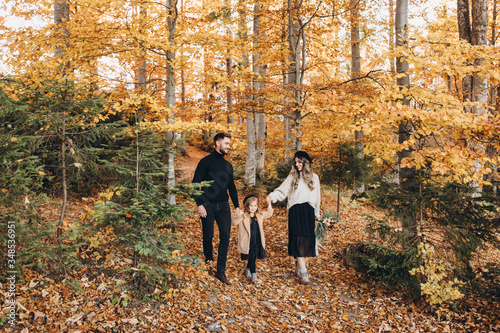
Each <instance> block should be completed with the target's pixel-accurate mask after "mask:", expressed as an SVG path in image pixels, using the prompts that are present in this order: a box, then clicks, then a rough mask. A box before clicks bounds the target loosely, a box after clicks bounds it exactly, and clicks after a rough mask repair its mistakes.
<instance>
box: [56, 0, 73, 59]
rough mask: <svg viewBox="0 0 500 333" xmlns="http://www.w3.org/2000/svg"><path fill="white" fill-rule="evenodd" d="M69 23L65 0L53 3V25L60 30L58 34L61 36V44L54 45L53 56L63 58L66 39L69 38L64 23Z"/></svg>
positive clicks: (66, 45)
mask: <svg viewBox="0 0 500 333" xmlns="http://www.w3.org/2000/svg"><path fill="white" fill-rule="evenodd" d="M68 21H69V3H68V2H67V1H66V0H57V1H55V2H54V23H55V24H57V25H58V26H59V27H60V28H59V29H58V32H59V33H60V34H61V38H62V40H63V42H61V43H58V44H57V45H56V50H55V56H61V57H62V56H63V55H64V53H65V51H66V48H67V47H68V43H67V40H66V38H67V37H68V36H69V30H68V28H66V27H65V26H66V22H68Z"/></svg>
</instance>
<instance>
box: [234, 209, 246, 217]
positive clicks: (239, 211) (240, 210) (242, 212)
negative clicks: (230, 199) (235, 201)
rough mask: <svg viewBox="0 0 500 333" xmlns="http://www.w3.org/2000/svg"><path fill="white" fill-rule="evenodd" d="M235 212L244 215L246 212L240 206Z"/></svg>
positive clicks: (237, 214)
mask: <svg viewBox="0 0 500 333" xmlns="http://www.w3.org/2000/svg"><path fill="white" fill-rule="evenodd" d="M235 214H236V216H243V215H244V214H245V212H244V211H243V210H242V209H240V207H238V208H236V211H235Z"/></svg>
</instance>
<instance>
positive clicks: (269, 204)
mask: <svg viewBox="0 0 500 333" xmlns="http://www.w3.org/2000/svg"><path fill="white" fill-rule="evenodd" d="M266 200H267V205H268V206H269V207H271V203H272V202H273V200H272V199H271V196H269V195H268V196H267V198H266Z"/></svg>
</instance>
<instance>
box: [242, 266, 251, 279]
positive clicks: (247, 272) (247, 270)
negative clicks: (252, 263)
mask: <svg viewBox="0 0 500 333" xmlns="http://www.w3.org/2000/svg"><path fill="white" fill-rule="evenodd" d="M243 274H244V275H245V277H247V278H249V279H250V278H251V277H252V273H250V268H248V267H247V268H245V271H244V272H243Z"/></svg>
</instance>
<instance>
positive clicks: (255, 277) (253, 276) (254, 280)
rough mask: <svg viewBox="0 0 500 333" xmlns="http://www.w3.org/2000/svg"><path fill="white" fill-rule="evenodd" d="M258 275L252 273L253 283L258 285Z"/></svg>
mask: <svg viewBox="0 0 500 333" xmlns="http://www.w3.org/2000/svg"><path fill="white" fill-rule="evenodd" d="M257 281H258V280H257V273H252V282H253V283H257Z"/></svg>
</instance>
